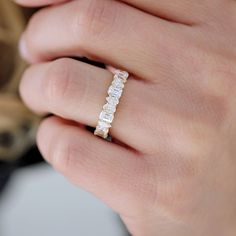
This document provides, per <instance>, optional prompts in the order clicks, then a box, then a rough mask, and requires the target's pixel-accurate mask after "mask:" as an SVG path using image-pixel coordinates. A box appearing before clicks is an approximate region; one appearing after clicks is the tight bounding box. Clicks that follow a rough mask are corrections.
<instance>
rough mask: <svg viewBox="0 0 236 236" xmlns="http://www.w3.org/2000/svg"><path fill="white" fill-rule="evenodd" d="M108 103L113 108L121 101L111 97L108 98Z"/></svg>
mask: <svg viewBox="0 0 236 236" xmlns="http://www.w3.org/2000/svg"><path fill="white" fill-rule="evenodd" d="M106 100H107V102H108V103H109V104H111V105H112V106H116V105H117V104H118V103H119V99H118V98H116V97H113V96H109V97H107V98H106Z"/></svg>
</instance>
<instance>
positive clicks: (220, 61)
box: [18, 0, 236, 236]
mask: <svg viewBox="0 0 236 236" xmlns="http://www.w3.org/2000/svg"><path fill="white" fill-rule="evenodd" d="M18 2H19V3H21V4H23V5H26V6H33V5H35V6H36V5H37V6H43V5H46V4H56V5H53V6H50V7H45V8H44V9H42V10H40V11H39V12H37V13H36V14H35V16H33V18H32V19H31V21H30V23H29V26H28V28H27V29H26V31H25V33H24V35H23V37H22V41H21V52H22V55H23V56H24V57H25V58H26V59H27V60H28V61H29V62H31V63H34V65H32V66H31V67H29V69H28V70H27V71H26V72H25V74H24V76H23V80H22V83H21V87H20V91H21V95H22V98H23V99H24V101H25V102H26V104H27V105H28V106H29V107H30V108H31V109H32V110H34V111H35V112H37V113H40V114H48V113H53V114H54V115H55V116H54V117H51V118H47V119H45V120H44V121H43V123H42V125H41V127H40V129H39V132H38V145H39V148H40V150H41V152H42V154H43V156H44V157H45V158H46V159H47V160H48V161H49V162H50V163H51V164H52V165H53V166H54V167H55V168H56V169H57V170H59V171H60V172H62V173H63V174H64V175H65V176H67V177H68V178H69V179H70V180H71V181H73V182H74V183H75V184H77V185H79V186H81V187H83V188H84V189H86V190H87V191H90V192H92V193H93V194H95V195H96V196H98V197H99V198H101V199H102V200H104V201H105V202H106V203H107V204H109V205H110V206H111V207H112V208H113V209H114V210H115V211H117V212H118V213H119V214H120V215H121V217H122V218H123V220H124V222H125V223H126V225H127V227H128V228H129V230H130V231H131V233H132V234H133V235H135V236H157V235H160V236H169V235H170V236H172V235H175V236H178V235H181V236H185V235H186V236H189V235H193V236H200V235H204V236H205V235H207V236H222V235H224V236H231V235H232V236H233V235H235V234H236V197H235V196H236V183H235V181H236V122H235V121H236V96H235V93H236V66H235V63H236V33H235V32H236V23H235V22H236V14H235V12H236V2H235V1H233V0H215V1H212V0H205V1H195V0H182V1H178V0H126V1H125V0H124V1H123V2H121V1H112V0H77V1H67V2H64V3H62V2H63V1H61V0H34V1H32V0H18ZM57 3H61V4H59V5H57ZM66 56H86V57H88V58H91V59H94V60H98V61H102V62H104V63H105V64H107V65H111V66H113V67H117V68H122V69H125V70H127V71H129V72H130V73H131V74H132V76H131V78H130V79H129V81H128V82H127V85H126V87H125V92H124V94H123V96H122V98H121V103H120V104H119V107H118V111H117V113H116V117H115V120H114V123H113V127H112V129H111V134H112V136H113V137H114V138H115V139H116V140H117V141H118V143H119V144H116V143H109V142H106V141H103V140H102V139H100V138H97V137H95V136H94V135H93V134H91V133H89V132H88V131H86V129H85V128H84V126H85V125H88V126H92V127H95V126H96V123H97V120H98V116H99V113H100V111H101V109H102V105H103V104H104V102H105V97H106V93H107V88H108V86H109V84H110V83H111V80H112V77H113V76H112V73H111V72H110V71H108V70H103V69H99V68H96V67H94V66H91V65H87V64H84V63H82V62H78V61H75V60H72V59H65V58H64V59H57V58H63V57H66Z"/></svg>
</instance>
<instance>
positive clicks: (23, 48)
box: [19, 35, 29, 60]
mask: <svg viewBox="0 0 236 236" xmlns="http://www.w3.org/2000/svg"><path fill="white" fill-rule="evenodd" d="M19 51H20V55H21V57H22V58H23V59H26V60H27V59H28V58H29V52H28V49H27V45H26V41H25V36H24V35H22V36H21V39H20V43H19Z"/></svg>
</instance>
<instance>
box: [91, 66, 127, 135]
mask: <svg viewBox="0 0 236 236" xmlns="http://www.w3.org/2000/svg"><path fill="white" fill-rule="evenodd" d="M128 77H129V73H128V72H126V71H121V70H116V71H115V72H114V78H113V81H112V83H111V86H110V87H109V89H108V96H107V97H106V104H105V105H104V106H103V109H102V112H101V113H100V115H99V119H98V124H97V126H96V129H95V131H94V135H96V136H99V137H102V138H104V139H107V138H108V135H109V129H110V128H111V126H112V122H113V120H114V115H115V112H116V108H117V106H118V104H119V100H120V98H121V95H122V93H123V90H124V86H125V83H126V81H127V79H128Z"/></svg>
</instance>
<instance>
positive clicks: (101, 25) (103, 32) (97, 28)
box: [74, 0, 118, 43]
mask: <svg viewBox="0 0 236 236" xmlns="http://www.w3.org/2000/svg"><path fill="white" fill-rule="evenodd" d="M113 3H114V2H111V1H108V0H102V1H101V0H89V1H83V6H82V10H81V3H80V1H79V2H78V8H79V11H80V14H75V15H76V19H75V24H74V26H75V27H74V28H75V30H74V33H75V35H76V39H79V40H80V42H81V43H83V42H84V43H86V41H87V40H86V39H88V38H90V37H91V35H92V36H93V37H101V38H103V37H105V36H107V35H108V34H109V33H110V32H109V31H111V30H112V29H113V23H114V22H115V21H116V17H117V15H118V14H116V12H117V7H116V5H115V4H113Z"/></svg>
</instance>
